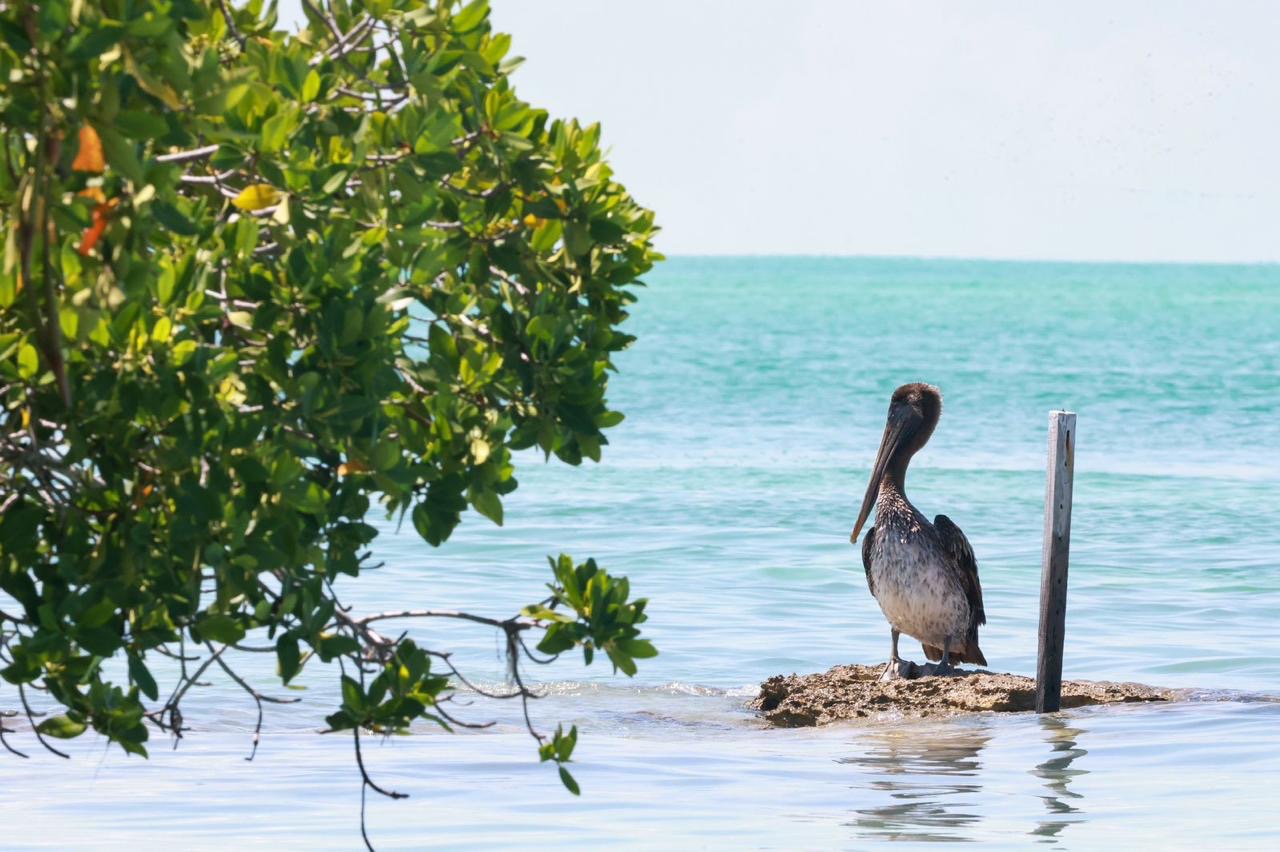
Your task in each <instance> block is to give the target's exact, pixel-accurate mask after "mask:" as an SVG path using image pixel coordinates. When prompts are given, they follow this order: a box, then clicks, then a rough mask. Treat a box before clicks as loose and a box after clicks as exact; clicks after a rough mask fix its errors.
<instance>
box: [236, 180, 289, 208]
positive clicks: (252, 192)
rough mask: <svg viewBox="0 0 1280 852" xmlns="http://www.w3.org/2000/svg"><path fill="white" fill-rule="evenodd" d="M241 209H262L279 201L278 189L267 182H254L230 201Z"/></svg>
mask: <svg viewBox="0 0 1280 852" xmlns="http://www.w3.org/2000/svg"><path fill="white" fill-rule="evenodd" d="M231 203H232V204H234V205H235V206H237V207H239V208H240V209H241V210H262V209H264V208H267V207H274V206H275V205H277V204H279V203H280V191H279V190H278V189H276V188H275V187H274V186H272V185H271V184H269V183H255V184H254V185H253V186H247V187H245V189H244V191H243V192H241V193H240V194H239V195H237V196H236V197H235V200H234V201H232V202H231Z"/></svg>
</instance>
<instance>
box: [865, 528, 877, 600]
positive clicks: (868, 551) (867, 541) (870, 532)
mask: <svg viewBox="0 0 1280 852" xmlns="http://www.w3.org/2000/svg"><path fill="white" fill-rule="evenodd" d="M875 534H876V528H875V527H872V528H871V529H869V530H867V534H866V535H864V536H863V537H862V568H863V570H865V571H866V572H867V588H868V589H870V590H871V597H873V598H874V597H875V596H876V584H875V581H874V580H872V579H871V547H872V542H871V539H872V536H874V535H875Z"/></svg>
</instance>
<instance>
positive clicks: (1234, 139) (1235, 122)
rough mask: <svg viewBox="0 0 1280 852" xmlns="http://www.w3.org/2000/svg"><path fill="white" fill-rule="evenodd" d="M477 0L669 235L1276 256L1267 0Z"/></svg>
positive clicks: (540, 93) (520, 82)
mask: <svg viewBox="0 0 1280 852" xmlns="http://www.w3.org/2000/svg"><path fill="white" fill-rule="evenodd" d="M285 5H290V4H288V3H286V4H285ZM493 6H494V12H493V20H494V24H495V26H496V27H497V28H498V29H499V30H501V31H506V32H510V33H511V34H512V36H513V39H514V43H513V49H512V53H513V54H516V55H520V56H524V57H526V59H527V61H526V63H525V64H524V66H522V67H521V68H520V69H519V70H518V71H517V72H516V74H515V77H514V82H515V85H516V88H517V91H518V92H519V93H520V94H521V96H522V97H524V98H525V99H526V100H528V101H530V102H531V103H533V104H534V105H535V106H540V107H544V108H546V109H548V110H550V111H551V113H552V114H553V115H555V116H576V117H579V118H582V119H588V120H598V121H601V122H602V123H603V126H604V140H605V143H606V144H607V145H608V146H609V147H610V148H611V150H612V156H611V161H612V163H613V164H614V167H615V169H616V173H617V176H618V178H619V179H620V180H622V181H623V182H624V183H625V184H626V185H627V186H628V188H629V189H630V190H631V191H632V193H633V194H634V195H635V196H636V198H637V199H638V200H639V201H640V202H641V203H643V204H645V205H647V206H650V207H653V208H654V209H655V210H656V211H657V213H658V221H659V224H660V225H662V227H663V231H662V234H661V235H660V238H659V247H660V248H661V249H662V250H663V251H665V252H667V253H668V254H836V255H858V254H872V255H926V256H963V257H993V258H1063V259H1096V260H1208V261H1259V260H1265V261H1275V260H1280V166H1278V164H1277V158H1278V157H1280V2H1271V0H1262V2H1234V0H1222V1H1221V2H1209V0H1204V2H1195V3H1192V2H1170V0H1160V1H1159V2H1124V3H1116V2H1081V1H1080V0H1076V1H1075V2H1071V3H1056V2H1047V0H1045V2H1027V1H1026V0H1021V2H976V1H975V2H963V3H958V2H884V0H880V2H837V0H809V2H806V0H787V2H778V0H772V2H757V0H644V2H638V1H637V2H621V0H541V2H534V0H493Z"/></svg>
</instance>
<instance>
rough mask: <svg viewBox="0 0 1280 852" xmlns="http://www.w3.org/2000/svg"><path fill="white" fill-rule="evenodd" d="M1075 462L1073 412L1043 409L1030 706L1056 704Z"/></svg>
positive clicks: (1041, 709)
mask: <svg viewBox="0 0 1280 852" xmlns="http://www.w3.org/2000/svg"><path fill="white" fill-rule="evenodd" d="M1075 467H1076V416H1075V414H1074V413H1072V412H1070V411H1050V412H1049V481H1048V483H1047V485H1046V486H1045V496H1044V556H1043V560H1044V564H1043V568H1042V573H1041V576H1040V654H1039V657H1038V658H1037V662H1036V712H1037V713H1053V712H1055V711H1057V710H1058V709H1059V708H1060V707H1061V706H1062V640H1063V636H1064V634H1065V630H1066V618H1067V555H1068V553H1069V551H1070V548H1071V478H1072V475H1073V474H1074V473H1075Z"/></svg>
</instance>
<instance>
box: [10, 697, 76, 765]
mask: <svg viewBox="0 0 1280 852" xmlns="http://www.w3.org/2000/svg"><path fill="white" fill-rule="evenodd" d="M18 697H19V698H21V699H22V709H23V710H25V711H27V721H28V722H30V723H31V731H32V733H34V734H35V735H36V739H37V740H39V741H40V745H42V746H44V747H45V748H46V749H48V750H49V751H51V752H53V753H54V754H56V755H57V756H58V757H63V758H66V759H67V760H70V759H71V755H69V754H67V753H65V752H61V751H58V750H57V749H56V748H54V747H53V746H51V745H49V743H48V741H47V740H45V738H44V734H42V733H40V728H39V726H37V725H36V720H35V716H34V714H33V713H32V712H31V705H30V704H28V703H27V691H26V690H25V689H23V686H22V684H18Z"/></svg>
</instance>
